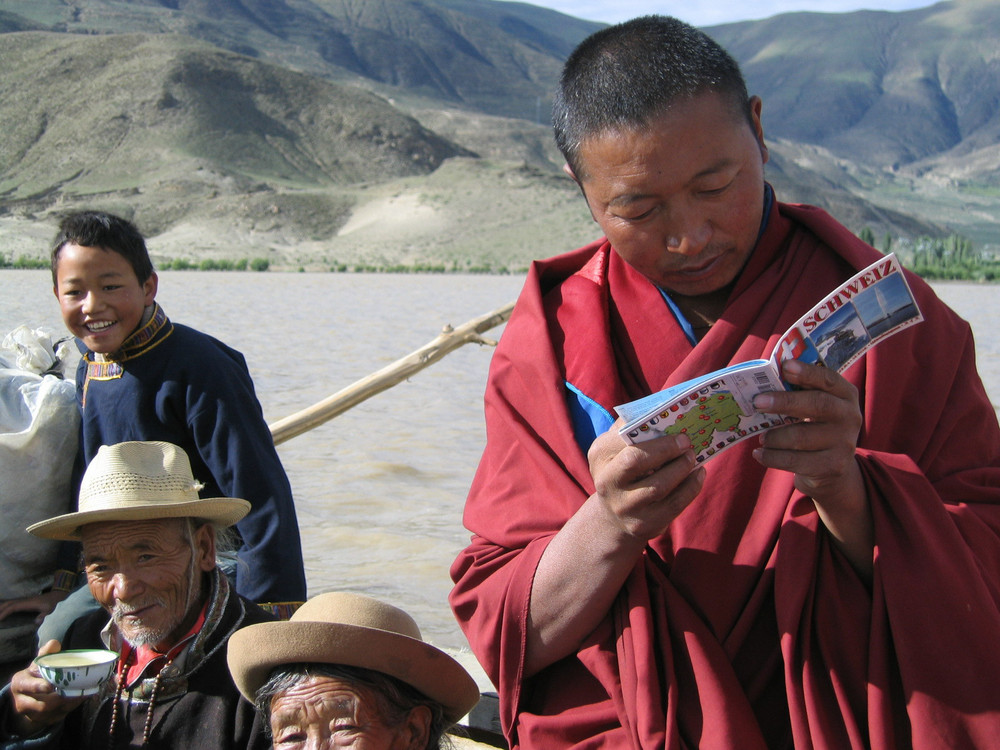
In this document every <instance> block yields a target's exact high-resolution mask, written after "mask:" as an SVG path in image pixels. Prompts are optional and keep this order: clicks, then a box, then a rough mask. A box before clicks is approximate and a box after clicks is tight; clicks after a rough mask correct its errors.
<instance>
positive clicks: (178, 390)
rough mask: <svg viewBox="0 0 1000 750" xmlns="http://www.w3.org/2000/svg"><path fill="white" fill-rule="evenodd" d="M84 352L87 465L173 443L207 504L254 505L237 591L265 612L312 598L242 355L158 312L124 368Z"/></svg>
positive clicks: (81, 378)
mask: <svg viewBox="0 0 1000 750" xmlns="http://www.w3.org/2000/svg"><path fill="white" fill-rule="evenodd" d="M78 345H79V346H80V347H81V351H82V353H83V358H82V359H81V361H80V365H79V367H78V369H77V374H76V385H77V396H78V398H79V403H80V406H81V415H82V426H81V429H82V433H81V436H82V437H81V441H80V448H81V452H82V459H83V461H84V465H87V464H89V463H90V461H91V459H93V457H94V456H95V455H96V453H97V450H98V448H99V447H100V446H101V445H111V444H114V443H120V442H124V441H127V440H165V441H168V442H171V443H174V444H176V445H179V446H180V447H181V448H183V449H184V450H185V452H186V453H187V454H188V457H189V458H190V460H191V469H192V471H193V473H194V477H195V479H197V480H198V481H200V482H202V483H204V485H205V487H204V489H202V490H201V491H200V493H199V494H200V495H201V497H239V498H243V499H245V500H248V501H249V502H250V505H251V509H250V512H249V513H248V514H247V516H246V518H244V519H243V520H242V521H240V522H239V523H238V524H237V525H236V528H237V531H238V532H239V534H240V536H241V537H242V546H241V548H240V550H239V553H238V557H239V560H240V562H241V563H243V564H241V565H239V566H238V567H237V571H236V591H237V592H238V593H239V594H240V595H241V596H244V597H246V598H247V599H250V600H251V601H254V602H258V603H283V602H302V601H304V600H305V598H306V580H305V570H304V568H303V564H302V546H301V543H300V540H299V527H298V521H297V519H296V515H295V506H294V503H293V500H292V490H291V486H290V485H289V483H288V477H287V476H286V474H285V470H284V468H283V467H282V465H281V459H280V458H279V457H278V452H277V451H276V450H275V448H274V441H273V439H272V438H271V432H270V430H269V429H268V426H267V423H266V422H265V421H264V414H263V411H262V410H261V407H260V403H259V402H258V400H257V396H256V393H255V392H254V387H253V381H252V380H251V378H250V372H249V370H248V369H247V365H246V360H245V359H244V357H243V355H242V354H240V353H239V352H238V351H236V350H235V349H232V348H230V347H228V346H226V345H225V344H223V343H222V342H221V341H218V340H217V339H214V338H212V337H211V336H208V335H206V334H204V333H201V332H199V331H196V330H194V329H193V328H189V327H187V326H183V325H176V324H174V323H171V322H170V321H169V320H168V319H167V317H166V315H164V314H163V311H162V309H161V308H160V307H159V305H155V310H154V314H153V317H152V319H151V320H150V321H149V322H148V323H146V324H145V325H144V326H142V327H140V328H139V330H138V331H136V332H135V333H134V334H132V336H130V337H129V338H128V340H126V342H125V345H124V347H123V350H122V351H123V353H122V356H121V359H120V360H119V361H108V362H102V361H95V358H94V355H93V354H92V353H91V352H88V351H87V350H86V349H84V348H83V347H82V344H79V342H78Z"/></svg>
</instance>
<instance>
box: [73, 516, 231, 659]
mask: <svg viewBox="0 0 1000 750" xmlns="http://www.w3.org/2000/svg"><path fill="white" fill-rule="evenodd" d="M81 537H82V540H83V559H84V566H85V567H84V570H85V571H86V574H87V583H88V584H89V586H90V590H91V592H92V593H93V594H94V598H95V599H96V600H97V601H98V603H99V604H100V605H101V606H102V607H104V609H106V610H107V611H108V612H109V613H110V614H111V618H112V620H114V623H115V625H116V626H117V628H118V630H119V631H120V633H121V634H122V637H123V638H124V639H125V640H126V641H128V642H129V643H130V644H132V646H140V645H150V646H157V647H158V648H159V650H165V648H169V647H170V646H171V645H173V643H174V642H176V639H177V638H179V637H180V636H182V635H183V634H184V633H185V632H187V630H188V629H189V628H190V627H191V625H192V624H193V623H194V620H195V619H196V618H197V615H198V612H199V611H200V609H201V605H202V602H203V598H202V590H201V589H202V586H201V579H202V573H203V572H207V571H209V570H212V568H214V567H215V535H214V531H213V530H212V527H211V525H210V524H205V525H203V526H201V527H199V528H198V529H197V530H195V531H194V534H193V535H192V534H190V532H189V529H188V521H187V519H157V520H152V521H113V522H98V523H92V524H87V525H85V526H84V527H83V528H82V529H81Z"/></svg>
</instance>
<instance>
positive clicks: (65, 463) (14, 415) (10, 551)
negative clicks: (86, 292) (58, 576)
mask: <svg viewBox="0 0 1000 750" xmlns="http://www.w3.org/2000/svg"><path fill="white" fill-rule="evenodd" d="M58 348H59V347H58V344H53V343H52V341H51V338H50V337H49V336H48V335H47V334H44V332H40V331H37V332H32V331H29V330H28V329H27V328H24V327H23V326H22V327H21V328H18V329H15V331H13V332H12V333H11V334H8V335H7V336H6V337H5V338H4V340H3V344H2V346H0V514H2V518H3V523H2V524H0V598H3V599H17V598H21V597H24V596H32V595H34V594H37V593H39V592H41V591H42V589H43V588H45V587H46V586H48V585H50V584H51V583H52V573H53V572H54V568H55V555H56V548H57V546H58V544H59V543H58V542H54V541H51V540H46V539H39V538H37V537H34V536H32V535H31V534H28V533H27V532H26V531H25V528H26V527H27V526H30V525H31V524H33V523H35V522H36V521H41V520H44V519H46V518H51V517H52V516H56V515H60V514H62V513H68V512H70V511H71V510H72V508H71V505H72V492H71V487H70V484H71V481H72V470H73V462H74V460H75V458H76V452H77V446H78V442H79V425H80V415H79V411H78V410H77V406H76V392H75V391H76V388H75V384H74V382H73V381H72V380H64V379H62V378H61V377H57V376H56V375H53V374H41V373H44V372H53V371H55V372H61V370H62V367H63V364H62V363H63V362H64V361H65V359H64V358H62V357H61V356H60V354H59V353H58ZM11 365H14V366H11Z"/></svg>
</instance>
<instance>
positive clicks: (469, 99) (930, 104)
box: [0, 0, 1000, 265]
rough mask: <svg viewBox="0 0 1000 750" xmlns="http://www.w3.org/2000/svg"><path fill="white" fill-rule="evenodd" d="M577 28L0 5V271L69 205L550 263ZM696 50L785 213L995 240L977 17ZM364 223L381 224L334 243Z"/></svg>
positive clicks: (994, 19) (392, 12) (280, 252)
mask: <svg viewBox="0 0 1000 750" xmlns="http://www.w3.org/2000/svg"><path fill="white" fill-rule="evenodd" d="M597 28H600V25H599V24H594V23H590V22H586V21H580V20H578V19H572V18H569V17H567V16H564V15H561V14H558V13H555V12H553V11H550V10H545V9H541V8H536V7H534V6H531V5H527V4H523V3H509V2H496V1H494V0H76V1H75V2H72V3H70V2H65V1H62V0H35V1H34V2H31V3H26V2H14V1H13V0H0V65H2V67H3V70H4V75H3V76H2V77H0V130H2V132H3V133H4V138H3V139H0V224H2V223H3V222H4V221H5V217H7V219H9V220H10V221H11V222H14V223H13V224H12V226H13V227H14V228H13V229H11V230H10V231H9V232H5V231H4V229H3V226H0V253H3V252H4V251H5V247H4V242H5V238H6V237H11V236H13V237H14V239H12V240H8V243H9V242H16V236H17V234H18V233H23V232H24V229H25V222H31V221H36V220H37V219H38V218H43V219H44V220H46V221H49V222H51V221H52V217H53V216H54V215H55V214H56V213H58V212H59V211H61V210H64V209H65V208H67V207H70V206H73V205H81V204H87V205H105V206H108V207H110V208H113V209H114V210H119V211H122V212H125V213H134V214H135V215H137V216H138V217H140V218H141V222H142V225H143V228H144V229H145V230H146V231H149V232H152V233H154V234H162V235H164V236H170V237H172V238H174V240H175V241H176V243H177V245H178V246H180V247H181V248H189V249H190V248H193V249H197V248H201V249H202V250H205V251H206V252H208V251H212V252H215V251H217V252H219V253H223V254H224V253H226V252H229V250H228V249H227V243H228V244H233V245H236V246H239V247H240V248H242V249H243V250H244V251H245V252H250V251H251V250H252V249H255V248H256V249H260V248H263V249H264V250H266V251H267V252H269V253H275V254H276V255H275V256H274V257H275V260H276V261H277V262H278V264H282V263H285V264H287V263H307V262H309V263H311V262H315V261H316V258H317V257H318V258H319V259H320V260H319V262H320V263H330V264H340V263H342V262H344V259H345V258H348V259H350V260H351V261H359V262H360V261H362V260H364V259H365V258H368V257H370V255H371V252H372V251H371V245H372V244H373V243H374V244H377V245H378V248H377V255H378V257H379V258H380V259H381V260H380V262H383V263H387V264H393V263H398V262H403V263H425V262H433V263H438V262H441V261H442V259H443V260H444V261H445V262H451V263H455V262H459V259H461V262H465V263H473V264H475V263H478V260H477V259H483V258H489V257H490V254H491V253H492V254H493V255H494V256H500V257H502V258H504V259H505V262H506V258H507V257H508V256H509V259H510V262H512V263H514V265H523V264H524V263H525V262H526V261H527V260H530V259H531V258H534V257H541V256H544V255H550V254H553V253H555V252H559V251H561V250H565V249H568V248H569V247H572V246H574V245H575V243H578V242H580V241H585V240H586V239H590V238H591V237H593V236H594V233H595V231H596V227H594V226H593V224H592V223H591V222H590V219H589V216H588V215H587V213H586V209H585V206H583V204H582V201H580V200H579V197H578V192H577V191H576V189H575V186H573V185H572V183H569V182H568V181H567V180H565V179H563V178H562V177H561V176H560V173H559V167H560V166H561V161H560V157H559V155H558V154H557V152H555V149H554V147H553V145H552V139H551V134H550V133H549V127H548V125H547V121H548V114H549V107H550V96H551V92H552V90H553V88H554V86H555V83H556V79H557V76H558V73H559V70H560V68H561V65H562V62H563V60H564V58H565V56H566V55H567V54H568V53H569V52H570V51H571V50H572V48H573V47H574V46H575V45H576V44H577V43H578V42H579V41H580V40H581V39H583V38H584V37H585V36H587V35H588V34H590V33H591V32H593V31H594V30H596V29H597ZM707 31H708V33H710V34H711V35H713V36H715V37H716V38H717V39H719V41H720V42H721V43H722V44H723V45H724V46H726V47H727V48H728V49H730V50H731V51H732V52H733V53H734V55H735V56H736V57H737V58H738V59H739V60H740V62H741V65H742V67H743V69H744V72H745V74H746V76H747V79H748V85H749V88H750V89H751V93H755V94H760V95H761V96H762V98H763V100H764V124H765V135H766V137H767V139H768V143H769V146H770V148H771V153H772V161H771V163H770V164H769V165H768V179H769V180H771V181H772V182H773V183H774V184H775V185H776V187H778V190H779V195H781V196H782V197H783V198H785V199H791V200H797V201H804V202H813V203H817V204H819V205H823V206H825V207H827V208H829V209H830V210H831V211H832V212H833V213H834V214H835V215H836V216H838V218H840V219H841V220H843V221H845V223H847V224H848V225H849V226H851V227H852V228H854V229H855V231H857V230H859V229H860V228H861V227H871V228H873V229H874V230H875V232H876V234H877V236H881V235H882V234H883V233H889V234H893V235H896V236H903V237H915V236H918V235H921V234H941V233H945V232H948V231H955V230H954V225H953V224H952V221H953V220H957V221H959V222H960V223H959V226H961V227H963V231H969V232H972V233H973V234H975V233H977V232H978V233H979V235H981V236H983V237H989V236H995V230H996V226H997V224H998V223H1000V207H998V206H997V201H996V200H995V194H994V192H993V190H994V188H996V187H1000V186H998V180H1000V178H998V177H997V175H998V170H997V167H998V166H1000V119H998V111H1000V69H998V65H1000V64H998V56H1000V52H998V50H1000V44H998V41H1000V39H998V38H1000V3H994V2H993V1H992V0H951V2H945V3H940V4H938V5H936V6H933V7H931V8H925V9H922V10H918V11H907V12H903V13H882V12H859V13H850V14H837V15H831V14H812V13H795V14H786V15H782V16H777V17H775V18H772V19H767V20H764V21H756V22H746V23H740V24H729V25H725V26H717V27H713V28H709V29H707ZM518 164H520V165H521V166H517V165H518ZM449 165H451V166H449ZM457 165H460V166H457ZM512 165H513V169H512ZM511 185H516V186H517V189H516V190H511V189H509V188H510V186H511ZM495 190H500V191H501V194H498V193H496V192H490V191H495ZM970 191H971V192H970ZM372 201H374V203H376V204H378V205H382V204H384V205H386V206H389V207H391V208H392V210H393V211H395V213H392V212H390V215H389V216H388V217H387V220H385V221H374V222H367V223H364V222H362V223H359V222H357V221H355V222H349V220H350V218H351V216H352V214H353V213H354V212H356V210H357V209H359V207H362V206H365V205H368V204H370V203H372ZM401 206H408V207H410V208H412V209H413V210H414V211H416V213H414V214H413V216H420V217H422V219H421V220H420V221H415V220H414V221H410V220H409V219H408V217H410V214H407V213H406V212H402V211H400V207H401ZM540 206H545V207H546V208H545V210H544V211H541V210H539V207H540ZM425 209H426V210H425ZM431 219H433V220H431ZM961 222H965V223H964V224H962V223H961ZM397 224H398V226H397ZM359 226H361V227H363V228H362V229H359V228H358V227H359ZM393 227H396V229H397V230H398V231H397V232H396V233H395V234H393ZM220 237H221V239H220ZM227 238H228V239H227ZM501 239H502V240H503V241H504V242H506V243H508V244H507V245H502V246H498V245H497V244H496V243H498V242H500V241H501ZM366 243H367V244H366ZM491 243H492V246H491ZM36 244H37V243H36ZM206 248H208V250H206ZM213 248H214V250H213ZM10 252H11V251H10V250H8V251H7V254H8V255H9V254H10Z"/></svg>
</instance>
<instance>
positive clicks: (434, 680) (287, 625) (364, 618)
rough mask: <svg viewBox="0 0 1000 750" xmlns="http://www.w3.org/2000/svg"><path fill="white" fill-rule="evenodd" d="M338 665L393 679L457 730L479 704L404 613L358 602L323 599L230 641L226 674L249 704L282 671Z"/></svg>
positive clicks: (460, 672) (340, 596)
mask: <svg viewBox="0 0 1000 750" xmlns="http://www.w3.org/2000/svg"><path fill="white" fill-rule="evenodd" d="M298 663H314V664H316V663H318V664H342V665H347V666H352V667H361V668H363V669H371V670H374V671H376V672H382V673H383V674H387V675H390V676H391V677H395V678H396V679H398V680H402V681H403V682H405V683H406V684H408V685H410V686H412V687H414V688H416V689H417V690H419V691H420V692H421V693H423V694H424V695H426V696H427V697H428V698H430V699H431V700H434V701H437V702H438V703H440V704H441V705H442V706H444V715H445V718H447V719H448V720H449V721H452V722H455V721H458V720H459V719H461V718H462V717H463V716H465V715H466V714H467V713H469V711H471V710H472V708H473V706H475V705H476V703H477V702H478V701H479V688H478V686H477V685H476V681H475V680H473V679H472V676H471V675H470V674H469V673H468V672H466V671H465V668H464V667H462V665H461V664H459V663H458V662H457V661H455V660H454V659H452V658H451V657H450V656H448V654H446V653H445V652H444V651H441V650H439V649H437V648H435V647H434V646H431V645H430V644H429V643H425V642H424V641H423V639H422V638H421V637H420V628H418V627H417V624H416V623H415V622H414V621H413V618H412V617H410V616H409V615H408V614H406V612H404V611H403V610H401V609H399V608H397V607H393V606H392V605H390V604H386V603H384V602H381V601H379V600H378V599H372V598H371V597H369V596H362V595H361V594H348V593H330V594H320V595H319V596H315V597H313V598H312V599H310V600H308V601H307V602H306V603H305V604H303V605H302V606H301V607H299V609H298V610H297V611H296V612H295V614H293V615H292V617H291V619H289V620H288V621H287V622H264V623H259V624H256V625H248V626H247V627H245V628H241V629H240V630H237V631H236V632H235V633H233V634H232V635H231V636H230V637H229V671H230V672H231V673H232V675H233V680H234V681H235V682H236V687H238V688H239V690H240V692H241V693H242V694H243V696H244V697H245V698H247V699H248V700H249V701H250V702H251V703H252V702H253V701H254V696H255V695H256V693H257V691H258V690H259V689H260V687H261V686H262V685H263V684H264V683H265V682H267V679H268V677H269V676H270V674H271V671H272V670H273V669H274V668H275V667H277V666H280V665H282V664H298Z"/></svg>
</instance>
